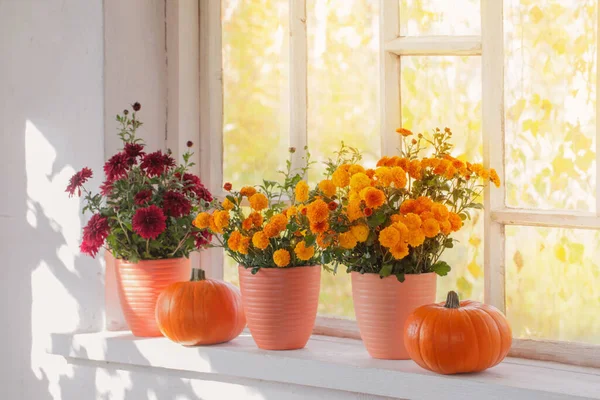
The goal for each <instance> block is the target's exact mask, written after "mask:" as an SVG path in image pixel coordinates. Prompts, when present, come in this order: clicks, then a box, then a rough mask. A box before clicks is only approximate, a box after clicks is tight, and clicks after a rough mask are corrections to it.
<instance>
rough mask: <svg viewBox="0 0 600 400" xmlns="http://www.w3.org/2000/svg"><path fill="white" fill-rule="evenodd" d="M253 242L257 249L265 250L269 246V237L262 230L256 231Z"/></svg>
mask: <svg viewBox="0 0 600 400" xmlns="http://www.w3.org/2000/svg"><path fill="white" fill-rule="evenodd" d="M252 244H253V245H254V247H256V248H257V249H260V250H264V249H266V248H267V247H269V238H268V237H267V235H265V234H264V233H263V232H262V231H259V232H256V233H255V234H254V235H253V236H252Z"/></svg>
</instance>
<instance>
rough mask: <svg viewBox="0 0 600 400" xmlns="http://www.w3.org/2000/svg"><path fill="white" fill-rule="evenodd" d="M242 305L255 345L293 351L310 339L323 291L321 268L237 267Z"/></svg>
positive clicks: (318, 266)
mask: <svg viewBox="0 0 600 400" xmlns="http://www.w3.org/2000/svg"><path fill="white" fill-rule="evenodd" d="M238 270H239V274H240V290H241V292H242V304H243V306H244V312H245V314H246V321H247V323H248V328H249V329H250V333H251V334H252V338H253V339H254V341H255V342H256V345H257V346H258V347H260V348H261V349H265V350H293V349H301V348H303V347H304V346H306V342H308V339H309V338H310V335H311V333H312V330H313V327H314V325H315V318H316V317H317V306H318V304H319V289H320V287H321V266H320V265H316V266H312V267H293V268H261V269H260V270H259V271H258V272H257V273H256V274H255V275H252V272H251V271H252V268H244V267H243V266H239V267H238Z"/></svg>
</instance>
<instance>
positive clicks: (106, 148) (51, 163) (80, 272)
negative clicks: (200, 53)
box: [0, 0, 355, 400]
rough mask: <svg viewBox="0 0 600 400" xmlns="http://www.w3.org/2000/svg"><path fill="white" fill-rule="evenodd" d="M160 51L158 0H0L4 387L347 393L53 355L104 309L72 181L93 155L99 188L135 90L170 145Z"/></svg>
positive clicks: (183, 395)
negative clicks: (58, 338) (56, 338)
mask: <svg viewBox="0 0 600 400" xmlns="http://www.w3.org/2000/svg"><path fill="white" fill-rule="evenodd" d="M182 1H184V0H182ZM185 1H190V0H185ZM191 1H194V0H191ZM215 1H216V0H215ZM165 54H166V52H165V3H164V0H127V1H122V0H104V1H103V0H0V151H1V153H0V188H1V189H0V190H1V191H2V192H1V193H2V195H0V259H1V260H2V263H1V268H0V273H1V274H2V275H1V278H0V293H1V297H0V298H1V299H2V301H1V303H0V310H1V314H0V315H2V317H3V329H2V330H1V331H0V356H1V357H0V399H2V400H13V399H16V400H20V399H23V400H47V399H66V400H71V399H73V400H88V399H94V398H96V399H128V400H138V399H140V400H142V399H143V400H146V399H171V398H177V399H180V400H183V399H194V398H206V399H228V398H236V399H242V398H248V399H281V398H286V399H307V398H332V399H335V398H346V396H347V395H348V394H344V393H333V392H331V391H325V390H318V389H310V388H305V387H298V386H290V385H282V384H276V383H268V382H262V381H261V382H259V381H240V380H236V381H232V380H228V379H227V378H225V377H223V378H222V379H220V380H219V381H214V380H206V381H205V380H199V379H196V378H194V377H190V376H174V375H168V374H165V373H164V372H156V371H151V370H147V369H140V368H132V367H126V366H114V365H113V366H111V365H102V366H98V365H93V364H85V363H83V364H82V363H81V362H78V363H77V364H73V361H72V360H65V359H61V358H58V357H55V356H51V355H48V354H47V350H51V349H52V347H53V343H52V340H51V337H50V335H49V334H50V333H51V332H76V331H98V330H101V329H103V328H104V326H105V323H106V319H107V316H106V313H107V312H106V307H105V299H104V286H105V284H104V279H105V272H104V266H103V261H102V257H99V258H98V259H96V260H93V259H91V258H89V257H85V256H82V255H80V254H79V250H78V245H79V241H80V239H81V228H82V226H83V224H84V223H85V221H86V218H87V217H82V216H81V213H80V207H81V204H80V201H79V199H77V198H72V199H69V198H68V197H67V194H66V193H65V192H64V190H65V186H66V184H67V181H68V179H69V178H70V176H71V175H72V174H73V173H74V172H75V171H77V170H79V169H81V168H82V167H84V166H87V167H90V168H92V169H93V170H94V172H95V174H96V177H95V178H94V179H93V180H92V182H91V184H90V187H91V188H93V189H96V188H97V187H98V185H99V184H100V183H101V178H102V165H103V163H104V160H105V159H106V158H108V157H109V156H110V155H112V154H113V153H114V152H115V151H116V150H117V149H118V148H119V143H118V140H117V139H116V132H115V128H116V123H115V121H114V116H115V114H116V113H117V112H120V111H121V110H122V109H123V108H124V107H125V106H126V105H128V104H130V103H132V102H134V101H139V102H141V103H142V111H141V112H140V117H141V118H142V120H143V121H144V123H145V125H144V127H143V128H142V137H143V138H144V139H145V140H146V142H147V144H148V146H149V147H150V148H151V149H160V148H163V149H164V147H165V130H166V123H167V111H168V109H167V64H166V61H167V60H166V56H165ZM108 314H109V315H108V319H109V320H111V318H112V319H114V318H115V316H114V315H111V312H110V311H108ZM113 322H114V321H113ZM210 379H215V378H214V377H211V378H210ZM351 397H352V398H354V397H355V396H351Z"/></svg>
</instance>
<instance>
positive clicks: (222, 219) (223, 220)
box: [214, 210, 229, 231]
mask: <svg viewBox="0 0 600 400" xmlns="http://www.w3.org/2000/svg"><path fill="white" fill-rule="evenodd" d="M214 219H215V226H216V227H217V229H218V230H219V231H222V230H223V228H227V227H228V226H229V211H225V210H223V211H215V213H214Z"/></svg>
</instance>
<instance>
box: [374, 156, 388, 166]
mask: <svg viewBox="0 0 600 400" xmlns="http://www.w3.org/2000/svg"><path fill="white" fill-rule="evenodd" d="M389 159H390V158H389V157H388V156H383V157H381V158H380V159H379V161H377V167H383V166H385V165H386V163H387V162H388V160H389Z"/></svg>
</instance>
